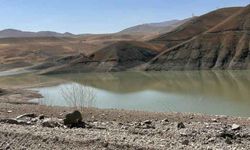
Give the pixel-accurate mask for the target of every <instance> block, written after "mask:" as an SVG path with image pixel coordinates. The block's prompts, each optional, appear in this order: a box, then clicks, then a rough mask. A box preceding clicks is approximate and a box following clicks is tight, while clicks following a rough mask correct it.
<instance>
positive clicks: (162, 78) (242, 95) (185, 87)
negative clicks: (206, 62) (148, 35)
mask: <svg viewBox="0 0 250 150" xmlns="http://www.w3.org/2000/svg"><path fill="white" fill-rule="evenodd" d="M249 74H250V71H185V72H184V71H173V72H120V73H85V74H60V75H53V76H40V77H39V79H40V81H39V82H40V83H38V84H37V82H38V77H37V76H36V75H28V77H27V76H23V77H21V76H20V77H19V76H18V77H14V80H15V81H16V82H18V83H22V84H24V82H26V81H27V82H29V81H32V83H36V84H37V85H44V87H41V88H35V90H38V91H39V92H40V93H42V95H43V96H44V97H45V98H44V99H43V103H45V104H46V105H59V106H68V105H69V104H68V103H67V102H65V98H64V97H63V94H62V89H65V88H66V87H67V88H68V90H64V93H67V92H66V91H68V92H69V93H71V94H72V93H75V94H73V95H76V97H78V98H79V97H80V98H79V99H84V98H82V97H81V94H79V93H82V92H75V91H81V90H76V89H74V88H73V87H72V86H73V85H75V86H77V87H79V89H82V88H83V89H84V87H87V88H88V89H90V90H91V91H92V93H93V94H94V95H95V96H94V97H95V98H94V101H91V100H88V98H85V99H84V101H85V102H84V105H85V106H92V107H98V108H118V109H133V110H146V111H175V112H200V113H207V114H224V115H234V116H247V117H249V116H250V109H249V108H250V99H249V97H250V92H249V91H250V76H249ZM6 79H7V78H5V80H4V79H2V78H1V77H0V84H2V83H1V82H3V81H4V82H5V84H8V82H7V81H6ZM8 80H11V77H9V78H8ZM55 81H56V82H55ZM11 83H12V82H11ZM44 83H46V84H44ZM47 83H53V84H52V85H50V84H47ZM26 84H27V83H26ZM67 88H66V89H67ZM76 93H78V94H76ZM77 105H80V104H77Z"/></svg>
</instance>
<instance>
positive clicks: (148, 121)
mask: <svg viewBox="0 0 250 150" xmlns="http://www.w3.org/2000/svg"><path fill="white" fill-rule="evenodd" d="M143 124H147V125H149V124H152V121H150V120H146V121H144V122H143Z"/></svg>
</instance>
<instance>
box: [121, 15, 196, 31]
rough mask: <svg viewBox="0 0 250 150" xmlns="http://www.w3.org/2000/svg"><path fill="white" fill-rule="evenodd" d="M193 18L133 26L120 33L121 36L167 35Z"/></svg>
mask: <svg viewBox="0 0 250 150" xmlns="http://www.w3.org/2000/svg"><path fill="white" fill-rule="evenodd" d="M190 19H191V18H188V19H184V20H170V21H165V22H160V23H148V24H142V25H137V26H133V27H130V28H127V29H124V30H122V31H120V32H119V33H120V34H162V33H167V32H169V31H171V30H173V29H175V28H176V27H178V26H180V25H182V24H184V23H185V22H187V21H189V20H190Z"/></svg>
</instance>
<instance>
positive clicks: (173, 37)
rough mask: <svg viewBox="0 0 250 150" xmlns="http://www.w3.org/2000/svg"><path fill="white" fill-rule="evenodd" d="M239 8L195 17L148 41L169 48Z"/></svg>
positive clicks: (209, 26) (218, 21)
mask: <svg viewBox="0 0 250 150" xmlns="http://www.w3.org/2000/svg"><path fill="white" fill-rule="evenodd" d="M240 9H241V7H234V8H223V9H219V10H216V11H212V12H210V13H208V14H205V15H203V16H200V17H195V18H193V19H191V20H189V21H187V22H186V23H185V24H183V25H181V26H179V27H177V28H176V29H175V30H173V31H171V32H169V33H166V34H162V35H160V36H159V37H157V38H154V39H152V40H150V42H152V43H161V44H165V46H166V48H170V47H172V46H174V45H177V44H180V43H182V42H184V41H186V40H188V39H190V38H193V37H194V36H197V35H199V34H201V33H203V32H205V31H207V30H208V29H210V28H212V27H214V26H216V25H217V24H219V23H220V22H221V21H223V20H225V19H226V18H228V17H229V16H231V15H232V14H234V13H236V12H238V11H239V10H240Z"/></svg>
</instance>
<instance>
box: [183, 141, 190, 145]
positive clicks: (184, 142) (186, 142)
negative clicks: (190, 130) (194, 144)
mask: <svg viewBox="0 0 250 150" xmlns="http://www.w3.org/2000/svg"><path fill="white" fill-rule="evenodd" d="M181 143H182V144H183V145H188V144H189V140H184V141H182V142H181Z"/></svg>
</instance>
